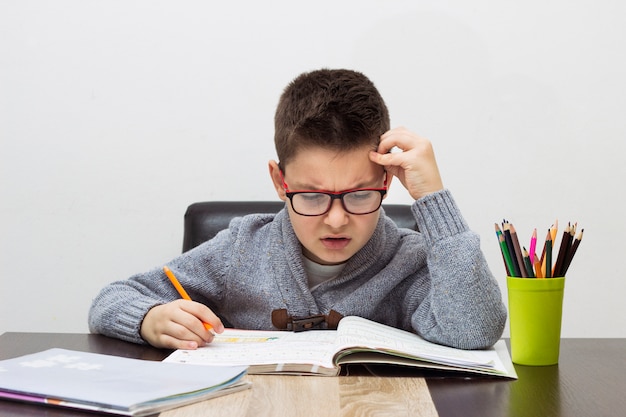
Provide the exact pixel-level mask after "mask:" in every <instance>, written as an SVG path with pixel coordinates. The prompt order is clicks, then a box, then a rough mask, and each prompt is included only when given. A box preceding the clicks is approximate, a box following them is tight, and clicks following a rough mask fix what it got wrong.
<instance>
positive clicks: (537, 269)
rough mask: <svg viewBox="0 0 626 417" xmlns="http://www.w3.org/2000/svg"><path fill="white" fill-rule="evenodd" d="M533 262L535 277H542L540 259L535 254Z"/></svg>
mask: <svg viewBox="0 0 626 417" xmlns="http://www.w3.org/2000/svg"><path fill="white" fill-rule="evenodd" d="M533 263H534V264H535V278H543V271H542V270H541V261H540V260H539V258H538V257H537V254H535V258H534V261H533Z"/></svg>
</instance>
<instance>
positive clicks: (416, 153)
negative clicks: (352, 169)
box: [369, 127, 443, 200]
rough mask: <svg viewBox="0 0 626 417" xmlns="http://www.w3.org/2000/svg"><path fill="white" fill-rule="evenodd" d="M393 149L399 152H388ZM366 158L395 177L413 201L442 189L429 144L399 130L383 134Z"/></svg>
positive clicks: (407, 131)
mask: <svg viewBox="0 0 626 417" xmlns="http://www.w3.org/2000/svg"><path fill="white" fill-rule="evenodd" d="M393 148H399V151H398V152H396V151H395V150H394V151H393V152H391V150H392V149H393ZM369 157H370V160H371V161H372V162H375V163H377V164H379V165H382V166H384V167H385V169H386V170H387V172H389V173H390V174H392V175H394V176H396V177H398V179H399V180H400V182H402V185H404V187H405V188H406V189H407V190H408V191H409V194H411V197H413V198H414V199H415V200H417V199H419V198H421V197H424V196H425V195H428V194H431V193H434V192H436V191H440V190H442V189H443V182H442V181H441V176H440V175H439V168H437V161H436V160H435V153H434V152H433V147H432V145H431V143H430V141H429V140H428V139H425V138H422V137H420V136H418V135H416V134H415V133H413V132H411V131H409V130H407V129H405V128H403V127H398V128H394V129H391V130H389V131H388V132H386V133H385V134H383V135H382V136H381V137H380V144H379V145H378V150H377V151H376V152H375V151H371V152H370V155H369Z"/></svg>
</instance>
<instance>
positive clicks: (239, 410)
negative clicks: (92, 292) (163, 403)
mask: <svg viewBox="0 0 626 417" xmlns="http://www.w3.org/2000/svg"><path fill="white" fill-rule="evenodd" d="M51 347H61V348H66V349H73V350H81V351H89V352H96V353H106V354H112V355H118V356H125V357H132V358H141V359H147V360H161V359H163V358H164V357H165V356H166V355H167V354H168V353H169V352H168V351H164V350H158V349H154V348H151V347H146V346H138V345H134V344H130V343H125V342H122V341H119V340H115V339H110V338H107V337H104V336H99V335H86V334H58V333H5V334H3V335H1V336H0V359H7V358H11V357H15V356H20V355H24V354H28V353H34V352H38V351H41V350H45V349H48V348H51ZM515 368H516V370H517V373H518V376H519V380H517V381H510V380H503V379H496V378H486V377H465V376H458V375H457V374H446V373H436V372H431V371H427V372H426V371H424V372H415V371H411V372H405V371H402V370H399V369H392V368H388V367H385V368H378V369H376V370H374V372H375V373H377V374H379V375H378V376H373V375H371V372H369V371H371V369H370V370H366V369H364V368H361V367H355V368H350V369H348V374H349V375H348V376H342V377H338V378H332V377H297V376H260V375H250V376H248V378H250V380H251V381H253V388H252V389H251V390H247V391H246V392H241V393H236V394H232V395H228V396H225V397H222V398H216V399H213V400H209V401H205V402H202V403H198V404H194V405H191V406H188V407H183V408H179V409H177V410H172V411H170V412H167V413H163V414H162V417H175V416H195V415H198V416H203V417H204V416H218V415H223V416H229V417H231V416H232V417H236V416H272V417H274V416H283V415H284V416H345V417H348V416H360V415H368V416H370V415H372V416H374V415H383V416H393V417H396V416H404V415H406V416H409V415H410V416H432V415H437V413H438V415H439V416H441V417H447V416H465V417H472V416H476V417H490V416H494V417H495V416H498V417H500V416H568V417H569V416H585V417H587V416H616V415H624V414H623V413H624V412H625V410H626V339H563V340H562V342H561V356H560V363H559V365H558V366H545V367H527V366H518V365H516V366H515ZM381 375H382V376H381ZM418 376H423V377H424V379H422V378H417V377H418ZM424 382H425V383H426V384H427V386H428V389H429V391H430V395H431V397H432V400H433V402H434V404H435V406H436V410H432V409H431V408H429V404H430V401H425V402H424V401H423V399H420V398H419V397H418V396H416V395H413V393H414V392H415V391H416V390H418V389H419V388H420V384H423V383H424ZM37 415H45V416H49V417H57V416H81V417H83V416H84V417H93V416H94V414H88V413H82V412H72V411H68V410H63V409H56V408H50V407H41V406H34V405H26V404H20V403H14V402H10V401H0V416H3V417H5V416H6V417H14V416H20V417H23V416H37Z"/></svg>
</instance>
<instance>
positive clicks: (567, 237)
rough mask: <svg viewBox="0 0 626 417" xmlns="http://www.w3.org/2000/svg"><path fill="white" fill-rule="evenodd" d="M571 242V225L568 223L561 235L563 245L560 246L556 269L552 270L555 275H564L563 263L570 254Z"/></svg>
mask: <svg viewBox="0 0 626 417" xmlns="http://www.w3.org/2000/svg"><path fill="white" fill-rule="evenodd" d="M571 244H572V235H571V234H570V225H569V223H568V225H567V227H566V228H565V230H564V231H563V236H562V237H561V246H559V253H558V255H557V258H556V263H555V264H554V269H553V270H552V276H553V277H562V276H563V264H564V262H565V259H566V258H567V256H568V252H569V250H570V246H571Z"/></svg>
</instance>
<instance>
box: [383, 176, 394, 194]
mask: <svg viewBox="0 0 626 417" xmlns="http://www.w3.org/2000/svg"><path fill="white" fill-rule="evenodd" d="M393 177H394V176H393V175H391V173H389V171H387V193H385V195H384V196H383V200H384V199H385V198H387V196H388V195H389V189H390V187H391V180H392V179H393Z"/></svg>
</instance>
